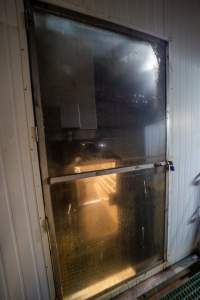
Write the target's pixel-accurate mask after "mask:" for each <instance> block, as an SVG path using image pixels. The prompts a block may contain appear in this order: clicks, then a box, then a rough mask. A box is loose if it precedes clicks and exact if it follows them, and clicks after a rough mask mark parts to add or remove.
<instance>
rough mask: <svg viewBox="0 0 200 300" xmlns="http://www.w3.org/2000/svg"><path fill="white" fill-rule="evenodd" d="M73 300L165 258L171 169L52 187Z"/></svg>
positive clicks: (66, 289)
mask: <svg viewBox="0 0 200 300" xmlns="http://www.w3.org/2000/svg"><path fill="white" fill-rule="evenodd" d="M51 193H52V204H53V211H54V218H55V228H56V236H57V243H58V252H59V259H60V269H61V276H62V288H63V294H64V296H67V297H68V298H67V299H88V298H89V297H90V296H94V295H95V294H98V293H100V292H102V291H103V290H105V289H107V288H110V287H112V286H113V285H116V284H118V283H121V282H123V281H125V280H127V279H130V278H131V277H134V276H135V275H137V274H138V273H140V272H141V271H144V270H146V269H148V268H151V267H153V266H155V265H156V264H157V263H158V262H160V261H161V260H162V259H163V243H164V242H163V240H164V206H165V171H164V170H163V168H159V170H158V169H157V170H154V169H152V170H146V171H140V172H138V173H133V172H129V173H120V174H109V175H104V176H97V177H93V178H85V179H79V180H76V181H73V182H68V183H62V184H55V185H53V186H51Z"/></svg>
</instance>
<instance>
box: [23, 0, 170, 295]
mask: <svg viewBox="0 0 200 300" xmlns="http://www.w3.org/2000/svg"><path fill="white" fill-rule="evenodd" d="M35 10H39V11H44V12H47V13H51V14H54V15H57V16H60V17H65V18H68V19H72V20H76V21H79V22H81V23H85V24H90V25H92V26H95V27H99V28H103V29H107V30H109V31H114V32H117V33H121V34H123V35H128V36H129V37H134V38H137V37H138V38H139V39H140V40H142V39H144V40H145V41H150V42H153V41H155V42H157V43H162V44H165V49H166V53H165V56H166V64H165V74H166V75H165V79H166V85H165V103H166V159H167V158H168V157H169V138H170V134H169V132H170V111H169V103H168V94H169V67H168V66H169V41H168V40H167V39H161V38H159V37H155V36H153V35H150V34H147V33H143V32H140V31H138V30H134V29H132V28H129V27H125V26H123V25H119V24H117V23H113V22H110V21H107V20H103V19H99V18H96V17H93V16H89V15H86V14H84V13H80V12H77V11H74V10H71V9H67V8H63V7H58V6H55V5H52V4H47V3H43V2H39V1H34V3H33V4H32V3H31V1H29V0H26V1H25V24H26V33H27V39H28V50H29V51H28V52H29V65H30V74H31V83H32V96H33V103H32V106H33V111H34V116H35V124H36V129H38V139H39V141H40V142H39V143H38V144H37V149H35V151H36V156H37V157H38V168H39V170H40V174H41V186H42V191H43V196H42V197H43V202H44V210H45V215H46V218H45V227H46V231H47V232H48V236H49V248H50V252H51V259H52V262H51V264H52V268H53V277H54V284H55V290H56V296H57V297H58V298H59V299H62V293H61V290H62V288H61V284H60V283H61V277H60V270H59V260H58V250H57V245H56V234H55V226H54V219H53V212H52V206H51V196H50V188H49V187H50V185H49V183H50V181H51V180H52V179H49V177H48V170H47V164H46V163H45V162H47V157H46V146H45V135H44V126H43V115H42V106H41V95H40V83H39V72H38V63H37V57H36V45H35V36H34V26H33V12H34V11H35ZM145 165H146V166H147V164H145ZM145 165H137V166H132V167H123V168H118V171H117V169H115V171H114V172H115V173H117V172H119V173H121V172H123V171H128V170H130V168H132V170H136V169H137V170H138V169H144V168H145ZM41 166H42V167H41ZM148 168H153V164H149V167H148ZM122 169H123V170H122ZM109 172H110V170H100V171H95V172H91V176H99V175H103V174H108V173H109ZM111 172H112V171H111ZM79 175H80V177H81V178H83V177H84V174H83V176H82V174H79ZM35 176H36V175H35ZM71 176H73V175H71ZM75 176H76V178H77V175H75ZM63 177H65V178H63V180H65V179H66V177H69V175H67V176H63ZM37 180H38V179H37ZM54 180H55V182H57V181H56V178H55V179H53V181H54ZM169 181H170V179H169V172H166V191H165V194H166V196H165V228H164V247H163V250H164V253H163V262H162V263H159V264H158V265H156V266H155V267H153V268H151V269H149V270H145V271H143V272H142V273H138V275H136V277H134V278H132V279H129V280H128V281H127V282H122V283H121V284H120V285H119V286H117V287H113V288H111V290H110V291H108V292H106V293H103V295H101V296H99V298H100V299H105V298H106V297H107V296H108V295H110V294H112V295H114V294H115V295H117V294H119V293H121V292H122V291H125V290H127V289H128V288H130V287H133V286H135V285H136V284H138V283H139V282H141V281H143V280H145V279H147V278H149V277H151V276H153V275H155V274H156V273H158V272H160V271H162V270H164V269H165V268H166V267H167V266H168V261H167V259H168V226H169V222H168V210H169V209H168V208H169V193H170V190H169V185H170V182H169ZM55 182H53V183H55ZM50 267H51V266H50ZM50 282H51V283H52V281H51V280H50ZM97 298H98V296H97Z"/></svg>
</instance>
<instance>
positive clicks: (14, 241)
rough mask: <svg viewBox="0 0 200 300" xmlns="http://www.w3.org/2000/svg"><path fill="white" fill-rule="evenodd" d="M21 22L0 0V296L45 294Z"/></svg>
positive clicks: (8, 0) (10, 0)
mask: <svg viewBox="0 0 200 300" xmlns="http://www.w3.org/2000/svg"><path fill="white" fill-rule="evenodd" d="M18 12H20V3H19V6H18ZM22 20H23V19H22V15H21V14H20V13H19V14H18V15H17V5H16V2H15V1H13V0H5V1H0V299H1V300H4V299H13V300H18V299H19V300H22V299H28V300H31V299H33V300H36V299H48V298H49V288H48V281H47V272H46V267H45V259H44V248H43V246H42V245H43V244H42V238H43V236H44V238H45V234H44V233H43V232H42V231H41V227H40V220H42V219H41V218H42V213H40V216H39V213H38V208H39V207H38V204H39V203H37V202H36V190H35V184H36V183H35V182H34V180H33V166H32V160H31V157H32V158H34V156H33V155H32V152H33V148H34V144H33V141H32V140H31V135H30V134H29V133H30V132H31V125H32V124H31V123H33V118H32V114H30V115H28V114H27V111H28V108H29V105H30V104H31V99H29V98H30V97H29V98H28V94H27V92H28V91H29V92H30V82H29V75H28V73H25V68H24V67H23V64H24V63H26V64H27V61H25V53H24V52H25V47H26V45H25V47H24V46H23V42H22V39H21V37H22V35H21V33H20V34H19V25H20V22H21V21H22ZM31 109H32V108H31ZM29 111H31V110H30V109H29ZM36 163H37V161H36ZM40 211H42V209H41V207H40ZM47 256H48V253H47Z"/></svg>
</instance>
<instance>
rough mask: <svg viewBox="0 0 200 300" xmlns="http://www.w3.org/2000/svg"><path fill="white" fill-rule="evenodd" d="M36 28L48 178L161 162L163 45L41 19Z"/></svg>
mask: <svg viewBox="0 0 200 300" xmlns="http://www.w3.org/2000/svg"><path fill="white" fill-rule="evenodd" d="M34 22H35V37H36V50H37V57H38V65H39V77H40V89H41V99H42V106H43V116H44V126H45V133H46V147H47V156H48V167H49V175H50V176H59V175H63V174H71V173H80V172H82V171H84V170H85V169H86V168H87V169H88V170H89V171H90V170H97V169H107V168H111V167H119V166H129V165H132V164H139V163H145V162H155V161H162V160H164V159H165V128H166V126H165V46H164V45H162V44H161V43H157V42H148V41H144V40H142V39H139V38H134V37H128V36H125V35H122V34H119V33H116V32H111V31H108V30H103V29H100V28H95V27H92V26H90V25H86V24H82V23H79V22H77V21H72V20H69V19H65V18H63V17H57V16H54V15H50V14H45V13H39V12H37V13H35V16H34ZM88 166H89V167H88Z"/></svg>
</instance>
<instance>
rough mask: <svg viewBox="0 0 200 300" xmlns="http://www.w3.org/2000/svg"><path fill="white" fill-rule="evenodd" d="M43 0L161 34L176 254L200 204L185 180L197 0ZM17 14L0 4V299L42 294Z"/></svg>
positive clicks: (197, 48)
mask: <svg viewBox="0 0 200 300" xmlns="http://www.w3.org/2000/svg"><path fill="white" fill-rule="evenodd" d="M48 2H54V3H55V2H57V3H58V4H60V5H61V6H65V7H67V8H72V9H74V10H77V11H82V12H84V13H87V14H91V15H93V16H96V17H101V18H104V19H107V20H111V21H113V22H116V23H119V24H123V25H126V26H129V27H132V28H134V29H139V30H141V31H145V32H147V33H151V34H154V35H156V36H159V37H166V38H169V89H168V105H169V158H170V159H173V161H174V163H175V167H176V171H175V173H173V174H171V175H170V193H169V234H168V240H169V243H168V259H169V262H170V263H173V262H175V261H177V260H179V259H181V258H183V257H184V256H186V255H188V254H189V253H190V252H191V251H192V249H193V247H194V241H195V235H196V231H197V224H198V218H199V213H198V208H199V204H200V186H195V185H194V183H193V181H194V178H195V176H196V175H197V174H198V173H199V172H200V130H199V128H198V127H199V120H200V83H199V78H200V38H199V32H198V30H199V28H200V18H199V11H200V3H199V1H198V0H191V1H186V0H185V1H183V0H182V1H181V0H166V1H165V0H151V1H149V0H123V1H122V0H121V1H120V0H109V1H108V0H101V1H99V0H68V1H67V0H66V1H64V0H63V1H62V0H58V1H55V0H49V1H48ZM22 11H23V7H22V1H21V0H17V1H14V0H1V1H0V101H1V102H0V140H1V143H0V178H1V179H0V191H1V192H0V197H1V198H0V299H15V300H17V299H20V300H21V299H49V288H48V280H47V277H48V275H49V278H50V279H52V277H51V272H50V271H49V272H47V271H46V267H45V265H46V264H47V265H49V251H48V245H47V237H46V234H45V233H44V232H43V231H42V230H41V226H40V225H41V223H42V220H43V218H44V210H43V204H42V195H41V186H40V179H39V173H38V170H39V169H38V161H37V156H36V155H35V154H36V149H35V144H34V142H33V141H32V139H31V126H33V125H34V122H33V114H32V104H31V93H30V80H29V70H28V59H27V52H26V50H27V48H26V40H25V32H24V25H23V23H22V20H23V19H22ZM34 175H35V176H34ZM44 252H45V254H44ZM45 257H46V260H45Z"/></svg>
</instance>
